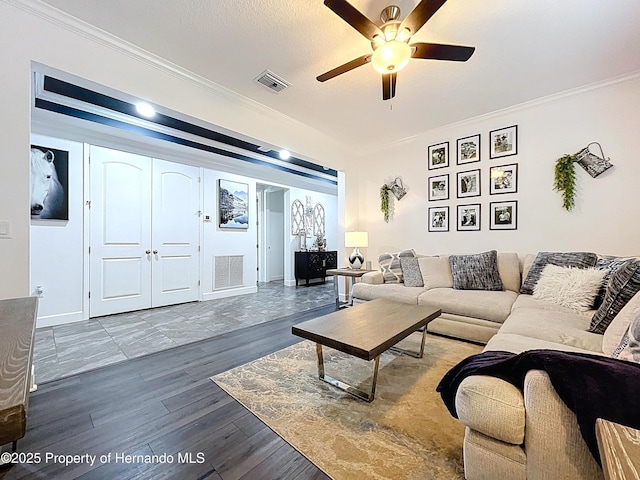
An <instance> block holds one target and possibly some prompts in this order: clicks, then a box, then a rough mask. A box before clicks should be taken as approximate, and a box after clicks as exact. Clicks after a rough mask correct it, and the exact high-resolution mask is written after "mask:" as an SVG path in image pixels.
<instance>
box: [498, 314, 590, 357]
mask: <svg viewBox="0 0 640 480" xmlns="http://www.w3.org/2000/svg"><path fill="white" fill-rule="evenodd" d="M588 325H589V316H588V315H585V314H582V313H579V312H576V311H575V310H570V309H566V311H564V312H563V311H553V313H550V312H549V311H548V310H538V309H533V308H519V309H517V310H514V311H513V312H512V313H511V315H510V316H509V318H508V319H507V320H506V321H505V322H504V325H502V327H501V328H500V332H499V334H503V333H504V334H507V333H511V334H515V335H522V336H524V337H529V338H532V339H536V338H537V339H540V340H547V341H549V342H553V343H557V344H562V345H568V346H571V347H575V348H578V349H582V350H588V351H591V352H598V353H601V352H602V336H601V335H598V334H596V333H591V332H588V331H587V327H588Z"/></svg>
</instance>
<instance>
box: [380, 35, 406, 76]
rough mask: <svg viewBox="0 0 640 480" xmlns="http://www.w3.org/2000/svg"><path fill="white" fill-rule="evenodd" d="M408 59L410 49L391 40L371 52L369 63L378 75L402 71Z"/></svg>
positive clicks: (403, 43)
mask: <svg viewBox="0 0 640 480" xmlns="http://www.w3.org/2000/svg"><path fill="white" fill-rule="evenodd" d="M410 58H411V47H410V46H409V45H408V44H407V43H405V42H399V41H397V40H391V41H390V42H387V43H385V44H384V45H382V46H381V47H378V48H377V49H376V50H375V52H373V56H372V57H371V63H372V64H373V68H375V69H376V71H378V72H380V73H395V72H397V71H399V70H402V69H403V68H404V67H405V66H406V65H407V63H409V59H410Z"/></svg>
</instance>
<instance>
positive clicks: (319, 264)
mask: <svg viewBox="0 0 640 480" xmlns="http://www.w3.org/2000/svg"><path fill="white" fill-rule="evenodd" d="M337 267H338V252H336V251H331V252H295V268H294V271H295V276H296V287H297V286H298V281H299V280H305V281H306V283H305V286H307V287H308V286H309V280H311V279H316V278H319V279H321V280H322V283H325V281H326V276H327V270H329V269H332V268H337Z"/></svg>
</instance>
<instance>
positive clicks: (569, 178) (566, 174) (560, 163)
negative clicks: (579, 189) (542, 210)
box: [553, 155, 576, 211]
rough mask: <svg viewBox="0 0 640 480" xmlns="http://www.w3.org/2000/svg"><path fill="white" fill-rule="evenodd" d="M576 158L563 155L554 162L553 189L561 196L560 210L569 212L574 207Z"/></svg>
mask: <svg viewBox="0 0 640 480" xmlns="http://www.w3.org/2000/svg"><path fill="white" fill-rule="evenodd" d="M575 162H576V157H575V156H574V155H564V156H563V157H560V158H559V159H557V160H556V166H555V172H554V181H553V189H554V190H555V191H556V192H560V194H561V195H562V208H564V209H565V210H567V211H571V210H572V209H573V207H575V206H576V164H575Z"/></svg>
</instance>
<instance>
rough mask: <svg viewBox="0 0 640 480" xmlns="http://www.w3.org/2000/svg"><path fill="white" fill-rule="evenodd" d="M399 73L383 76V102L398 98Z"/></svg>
mask: <svg viewBox="0 0 640 480" xmlns="http://www.w3.org/2000/svg"><path fill="white" fill-rule="evenodd" d="M397 79H398V74H397V73H385V74H383V75H382V100H389V99H391V98H393V97H395V96H396V80H397Z"/></svg>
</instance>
